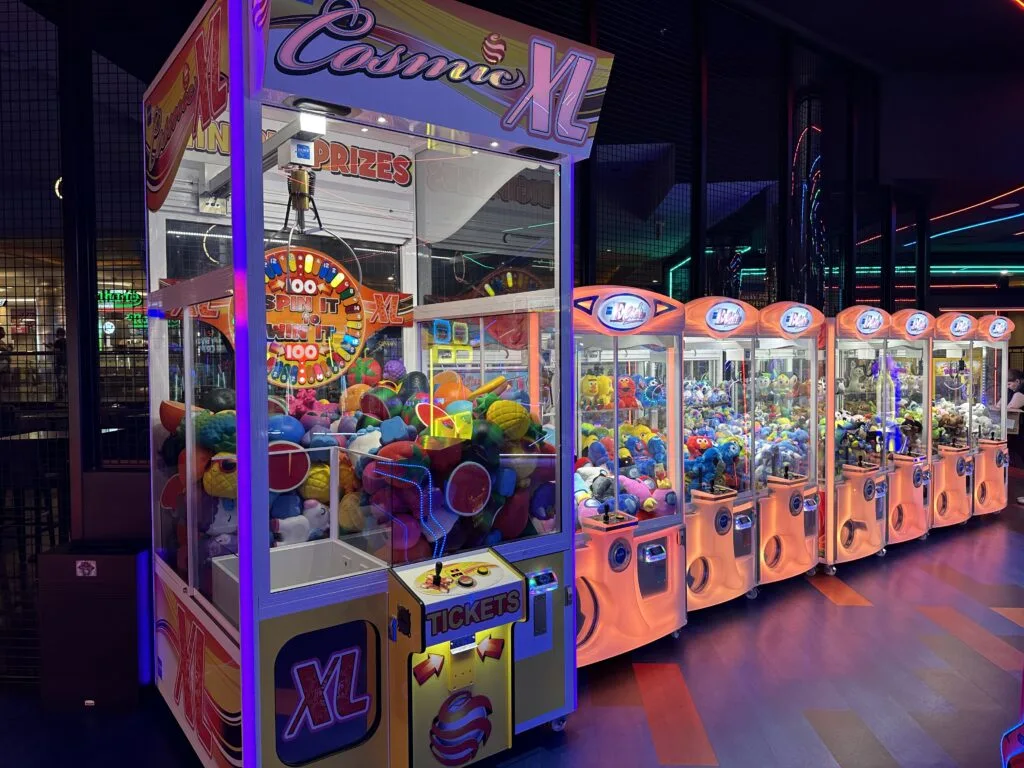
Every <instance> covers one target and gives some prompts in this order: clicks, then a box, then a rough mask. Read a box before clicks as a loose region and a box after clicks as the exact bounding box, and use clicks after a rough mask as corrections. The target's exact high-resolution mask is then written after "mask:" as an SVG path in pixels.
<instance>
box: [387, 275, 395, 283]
mask: <svg viewBox="0 0 1024 768" xmlns="http://www.w3.org/2000/svg"><path fill="white" fill-rule="evenodd" d="M388 282H389V283H393V282H395V276H394V275H388Z"/></svg>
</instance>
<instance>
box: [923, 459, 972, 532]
mask: <svg viewBox="0 0 1024 768" xmlns="http://www.w3.org/2000/svg"><path fill="white" fill-rule="evenodd" d="M970 470H971V458H970V456H969V455H968V452H967V449H966V448H954V447H951V446H945V445H943V446H939V458H938V460H937V461H936V462H935V463H934V464H933V469H932V478H933V480H932V491H933V493H934V496H933V497H932V528H942V527H944V526H947V525H956V524H958V523H963V522H966V521H967V520H968V518H970V516H971V507H972V506H973V505H972V499H971V473H970Z"/></svg>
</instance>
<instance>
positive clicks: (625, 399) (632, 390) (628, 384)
mask: <svg viewBox="0 0 1024 768" xmlns="http://www.w3.org/2000/svg"><path fill="white" fill-rule="evenodd" d="M639 407H640V402H639V401H638V400H637V399H636V382H635V381H633V380H632V379H631V378H629V376H620V377H619V408H639Z"/></svg>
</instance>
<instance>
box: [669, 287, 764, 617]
mask: <svg viewBox="0 0 1024 768" xmlns="http://www.w3.org/2000/svg"><path fill="white" fill-rule="evenodd" d="M757 327H758V311H757V309H755V308H754V307H752V306H750V305H749V304H747V303H745V302H742V301H739V300H737V299H726V298H721V297H717V296H709V297H705V298H701V299H695V300H693V301H691V302H688V303H687V304H686V336H685V339H684V351H683V446H684V447H683V468H684V473H685V475H686V477H685V483H686V487H685V492H686V518H685V520H686V531H687V541H686V547H687V552H686V560H687V569H686V581H687V586H688V594H687V606H688V609H689V610H691V611H693V610H696V609H698V608H706V607H708V606H711V605H717V604H718V603H723V602H726V601H727V600H732V599H733V598H736V597H739V596H740V595H744V594H745V595H747V596H748V597H750V598H754V597H756V596H757V551H756V549H757V541H758V536H757V528H756V517H757V515H756V511H755V505H754V485H753V454H754V444H753V430H752V428H751V419H752V416H753V412H754V399H753V396H754V393H753V391H752V388H751V381H752V370H753V365H754V336H755V334H756V333H757Z"/></svg>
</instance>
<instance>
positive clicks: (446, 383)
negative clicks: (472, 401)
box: [434, 371, 470, 406]
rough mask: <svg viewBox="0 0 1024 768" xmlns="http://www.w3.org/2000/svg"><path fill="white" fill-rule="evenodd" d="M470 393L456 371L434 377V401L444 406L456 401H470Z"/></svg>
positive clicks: (444, 372)
mask: <svg viewBox="0 0 1024 768" xmlns="http://www.w3.org/2000/svg"><path fill="white" fill-rule="evenodd" d="M469 396H470V391H469V389H468V388H467V387H466V385H465V384H463V383H462V377H461V376H459V374H457V373H455V372H454V371H442V372H441V373H439V374H438V375H437V376H435V377H434V401H435V402H437V403H438V404H440V405H442V406H446V405H448V404H449V403H454V402H455V401H456V400H469Z"/></svg>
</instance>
